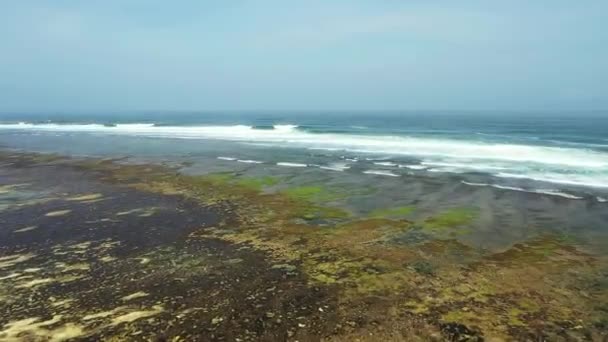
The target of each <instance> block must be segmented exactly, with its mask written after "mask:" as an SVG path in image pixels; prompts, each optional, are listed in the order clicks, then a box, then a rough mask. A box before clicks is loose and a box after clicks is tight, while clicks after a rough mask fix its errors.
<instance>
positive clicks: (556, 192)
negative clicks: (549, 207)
mask: <svg viewBox="0 0 608 342" xmlns="http://www.w3.org/2000/svg"><path fill="white" fill-rule="evenodd" d="M462 184H466V185H470V186H478V187H486V186H487V187H492V188H496V189H501V190H511V191H519V192H527V193H532V194H543V195H550V196H558V197H564V198H568V199H574V200H580V199H583V197H580V196H576V195H572V194H569V193H566V192H562V191H559V190H553V189H530V190H528V189H524V188H520V187H515V186H508V185H500V184H488V183H474V182H467V181H462Z"/></svg>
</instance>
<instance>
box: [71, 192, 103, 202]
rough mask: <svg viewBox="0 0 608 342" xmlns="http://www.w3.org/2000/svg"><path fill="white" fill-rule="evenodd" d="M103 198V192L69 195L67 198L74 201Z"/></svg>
mask: <svg viewBox="0 0 608 342" xmlns="http://www.w3.org/2000/svg"><path fill="white" fill-rule="evenodd" d="M101 198H103V195H102V194H86V195H80V196H74V197H68V198H66V200H68V201H73V202H82V201H87V202H88V201H93V200H98V199H101Z"/></svg>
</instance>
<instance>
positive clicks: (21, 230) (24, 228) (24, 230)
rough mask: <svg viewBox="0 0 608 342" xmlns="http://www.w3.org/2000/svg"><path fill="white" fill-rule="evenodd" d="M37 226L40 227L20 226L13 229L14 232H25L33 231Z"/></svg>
mask: <svg viewBox="0 0 608 342" xmlns="http://www.w3.org/2000/svg"><path fill="white" fill-rule="evenodd" d="M37 228H38V226H28V227H23V228H20V229H16V230H13V233H25V232H29V231H32V230H34V229H37Z"/></svg>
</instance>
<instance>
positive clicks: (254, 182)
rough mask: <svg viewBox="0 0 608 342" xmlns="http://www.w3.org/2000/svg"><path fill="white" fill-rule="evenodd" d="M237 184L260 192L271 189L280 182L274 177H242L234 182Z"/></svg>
mask: <svg viewBox="0 0 608 342" xmlns="http://www.w3.org/2000/svg"><path fill="white" fill-rule="evenodd" d="M236 182H237V184H238V185H240V186H243V187H246V188H249V189H252V190H256V191H261V190H263V189H264V188H266V187H271V186H274V185H276V184H278V183H279V182H280V179H278V178H276V177H270V176H266V177H258V178H254V177H243V178H239V179H237V180H236Z"/></svg>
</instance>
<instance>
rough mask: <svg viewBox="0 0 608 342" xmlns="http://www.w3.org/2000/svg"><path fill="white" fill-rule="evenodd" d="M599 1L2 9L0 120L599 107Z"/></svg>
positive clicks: (602, 99)
mask: <svg viewBox="0 0 608 342" xmlns="http://www.w3.org/2000/svg"><path fill="white" fill-rule="evenodd" d="M606 13H608V1H606V0H585V1H571V0H536V1H530V0H525V1H524V0H510V1H498V0H496V1H492V0H478V1H474V0H462V1H439V0H409V1H408V0H369V1H358V0H344V1H342V0H306V1H299V0H293V1H285V0H230V1H206V0H182V1H161V0H104V1H89V0H82V1H77V0H71V1H70V0H53V1H48V0H44V1H42V0H41V1H33V0H18V1H1V2H0V112H8V111H17V112H19V111H24V112H25V111H30V112H32V111H40V112H45V111H121V110H125V111H129V110H237V111H240V110H418V109H425V110H605V109H608V20H606Z"/></svg>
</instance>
